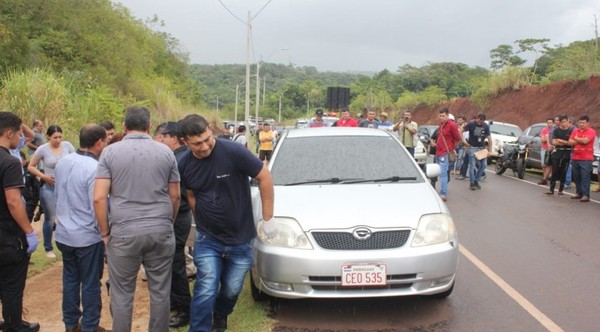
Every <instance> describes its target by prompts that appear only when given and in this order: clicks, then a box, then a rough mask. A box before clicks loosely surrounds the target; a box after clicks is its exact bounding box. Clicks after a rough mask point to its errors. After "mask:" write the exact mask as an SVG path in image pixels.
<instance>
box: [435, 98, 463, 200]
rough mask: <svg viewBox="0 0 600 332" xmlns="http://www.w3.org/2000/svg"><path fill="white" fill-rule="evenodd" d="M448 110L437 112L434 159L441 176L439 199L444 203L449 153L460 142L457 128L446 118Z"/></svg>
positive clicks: (443, 109) (446, 190) (446, 189)
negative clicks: (437, 123)
mask: <svg viewBox="0 0 600 332" xmlns="http://www.w3.org/2000/svg"><path fill="white" fill-rule="evenodd" d="M448 114H449V112H448V109H447V108H442V109H441V110H439V114H438V120H439V121H440V126H439V128H438V137H437V140H436V153H435V157H436V160H437V163H438V165H440V168H441V171H442V174H441V175H440V186H441V188H440V197H442V200H443V201H444V202H445V201H446V200H447V199H448V170H449V167H450V161H449V159H448V158H449V157H450V152H451V151H454V149H455V146H456V143H458V142H459V141H460V140H461V136H460V133H459V131H458V126H457V125H456V123H454V121H453V120H450V118H449V117H448Z"/></svg>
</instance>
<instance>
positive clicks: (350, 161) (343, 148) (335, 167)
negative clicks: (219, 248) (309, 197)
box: [271, 136, 424, 185]
mask: <svg viewBox="0 0 600 332" xmlns="http://www.w3.org/2000/svg"><path fill="white" fill-rule="evenodd" d="M271 173H272V174H273V180H274V183H275V185H286V184H291V183H299V182H303V181H310V180H315V179H329V178H339V179H342V180H344V179H356V180H362V179H383V178H387V177H400V178H414V180H403V181H402V182H422V181H424V179H423V177H422V175H421V173H420V172H419V170H418V168H417V166H416V165H415V164H414V162H413V159H412V157H411V156H410V155H409V154H408V153H407V152H406V151H404V150H403V149H402V147H401V146H400V144H399V143H398V141H397V140H396V139H394V138H393V137H390V136H379V137H373V136H324V137H294V138H289V137H288V138H286V139H285V140H283V141H282V142H281V143H280V146H279V147H278V150H277V152H276V155H275V156H274V159H273V161H272V167H271Z"/></svg>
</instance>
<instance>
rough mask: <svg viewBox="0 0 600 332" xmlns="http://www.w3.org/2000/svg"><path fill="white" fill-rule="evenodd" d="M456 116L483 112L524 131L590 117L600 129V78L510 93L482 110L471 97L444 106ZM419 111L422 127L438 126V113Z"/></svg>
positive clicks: (434, 111)
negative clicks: (565, 118)
mask: <svg viewBox="0 0 600 332" xmlns="http://www.w3.org/2000/svg"><path fill="white" fill-rule="evenodd" d="M443 106H445V107H448V109H449V110H450V112H451V113H452V114H454V115H459V114H465V115H466V116H467V117H471V116H473V115H475V114H477V113H479V112H481V111H483V112H484V113H485V114H486V115H487V117H488V119H493V120H497V121H502V122H509V123H514V124H516V125H518V126H519V127H521V129H525V128H526V127H528V126H529V125H530V124H532V123H536V122H544V120H545V119H546V118H548V117H554V116H555V115H557V114H563V113H564V114H567V115H569V116H571V117H575V118H577V117H579V116H580V115H582V114H588V115H589V116H590V117H591V123H592V126H593V127H594V128H600V76H592V77H591V78H589V79H587V80H580V81H560V82H556V83H552V84H548V85H536V86H531V87H527V88H522V89H519V90H515V91H510V92H506V93H503V94H501V95H499V96H498V97H496V98H494V99H492V100H490V103H489V107H488V108H487V109H484V110H482V109H481V108H480V107H478V106H477V105H474V104H473V103H472V102H471V101H470V100H469V99H468V98H456V99H453V100H452V101H450V102H448V103H445V104H444V105H443ZM439 108H440V107H438V108H435V109H433V110H432V109H428V108H419V109H417V111H415V114H414V118H415V121H417V123H419V124H426V123H437V120H436V118H437V110H438V109H439Z"/></svg>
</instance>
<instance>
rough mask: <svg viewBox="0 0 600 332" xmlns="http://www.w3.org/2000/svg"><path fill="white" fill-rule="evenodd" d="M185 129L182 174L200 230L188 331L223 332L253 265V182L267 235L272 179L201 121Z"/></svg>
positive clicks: (189, 121) (189, 119)
mask: <svg viewBox="0 0 600 332" xmlns="http://www.w3.org/2000/svg"><path fill="white" fill-rule="evenodd" d="M181 131H182V133H183V137H184V139H185V141H186V144H187V145H188V147H189V149H190V150H189V151H188V152H187V153H186V154H185V155H183V156H182V157H181V158H180V159H179V172H180V176H181V182H182V183H183V184H184V185H185V187H186V196H187V198H188V203H189V205H190V208H191V210H192V211H193V212H194V216H195V221H196V231H197V233H196V242H195V245H194V263H195V264H196V267H197V269H198V272H197V279H196V284H195V285H194V295H193V298H192V305H191V311H190V316H191V322H190V331H215V330H217V331H225V330H226V329H227V316H228V315H229V314H231V312H232V311H233V307H234V306H235V303H236V301H237V298H238V295H239V293H240V292H241V291H242V288H243V284H244V280H245V276H246V273H247V272H248V271H249V270H250V268H251V267H252V263H253V257H252V250H253V249H252V245H253V242H254V238H255V237H256V227H255V225H254V216H253V213H252V203H251V198H250V183H249V178H255V179H256V180H257V181H258V183H259V189H260V196H261V202H262V217H263V220H264V223H265V226H263V229H265V231H266V232H269V229H272V226H274V223H275V222H274V221H273V220H272V219H273V179H272V177H271V173H270V172H269V170H268V169H267V167H266V166H264V165H263V163H262V162H261V161H260V160H259V159H258V158H257V157H256V156H254V155H253V154H252V153H251V152H250V151H249V150H248V149H247V148H245V147H244V146H242V145H240V144H237V143H235V142H231V141H228V140H222V139H216V138H215V137H214V136H213V133H212V130H211V129H210V127H209V125H208V122H207V121H206V119H204V118H203V117H201V116H199V115H195V114H192V115H188V116H186V117H185V118H184V119H183V120H182V121H181ZM266 225H268V226H266ZM269 226H271V227H269Z"/></svg>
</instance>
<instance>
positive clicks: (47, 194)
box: [40, 184, 56, 251]
mask: <svg viewBox="0 0 600 332" xmlns="http://www.w3.org/2000/svg"><path fill="white" fill-rule="evenodd" d="M40 202H42V207H43V208H44V226H43V227H42V233H43V235H44V249H45V250H46V251H52V233H53V232H54V220H55V219H56V199H55V198H54V186H50V185H47V184H44V185H43V186H42V187H41V188H40Z"/></svg>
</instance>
